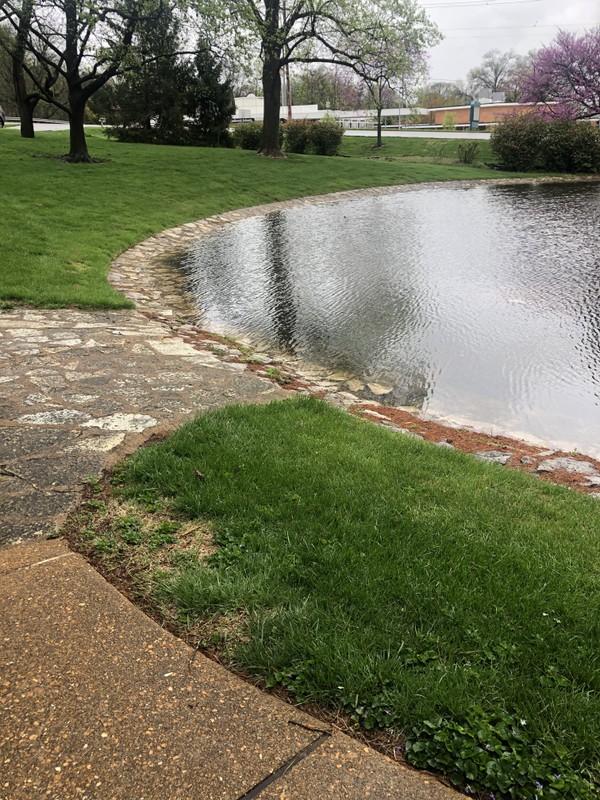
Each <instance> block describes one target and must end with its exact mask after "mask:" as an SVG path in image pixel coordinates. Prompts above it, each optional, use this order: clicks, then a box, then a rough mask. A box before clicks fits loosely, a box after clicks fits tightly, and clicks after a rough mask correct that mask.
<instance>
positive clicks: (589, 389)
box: [181, 183, 600, 456]
mask: <svg viewBox="0 0 600 800" xmlns="http://www.w3.org/2000/svg"><path fill="white" fill-rule="evenodd" d="M599 231H600V185H599V184H575V183H573V184H555V185H550V184H538V185H519V186H515V185H513V186H483V185H482V186H478V187H471V188H462V187H457V186H453V187H452V186H449V187H447V188H423V189H421V190H418V191H410V192H398V193H395V194H392V195H387V196H382V197H369V198H365V199H360V200H352V201H342V202H339V203H332V204H320V205H310V206H299V207H297V208H294V209H291V210H288V211H285V212H277V213H273V214H270V215H268V216H264V217H256V218H252V219H249V220H245V221H242V222H239V223H236V224H233V225H230V226H228V227H225V228H222V229H220V230H218V231H217V232H215V233H214V234H212V235H210V236H207V237H205V238H203V239H201V240H199V242H198V243H197V244H196V245H195V246H194V247H193V248H192V249H191V250H190V251H189V252H188V253H187V255H186V256H185V257H184V259H183V262H182V264H181V266H182V268H183V269H184V270H185V271H186V273H187V274H188V278H189V288H190V289H191V290H192V291H193V292H194V293H195V295H196V298H197V303H198V306H199V308H200V309H201V310H202V314H203V323H204V324H205V325H206V326H207V327H211V328H212V329H213V330H219V331H222V332H231V333H233V334H235V333H237V334H239V333H242V332H243V333H246V334H248V335H250V336H251V337H254V338H255V339H257V340H260V341H261V342H263V343H266V344H267V345H270V346H272V347H274V348H277V349H280V350H281V349H284V350H286V351H288V352H291V353H293V354H295V355H296V356H299V357H301V358H302V359H303V360H305V361H308V362H312V363H317V364H321V365H326V366H327V367H330V368H331V370H332V371H334V370H343V371H348V372H351V373H355V374H356V375H358V376H359V377H361V378H362V379H364V380H368V381H374V382H377V383H379V384H384V385H387V386H389V387H390V389H391V390H392V391H391V392H390V393H389V394H388V395H387V396H386V397H385V398H383V401H384V402H387V403H393V404H398V405H407V404H409V405H416V406H418V407H419V408H421V409H422V410H424V411H427V412H429V413H432V414H435V415H438V416H442V417H450V418H454V419H457V420H459V421H461V422H465V423H471V424H474V425H476V426H479V427H481V428H482V429H483V430H485V431H489V432H491V431H492V430H494V431H496V432H506V433H511V434H513V435H525V436H529V437H536V438H538V439H540V440H542V441H543V442H547V443H549V444H552V445H554V446H558V447H561V448H564V449H567V450H572V449H579V450H580V451H581V452H585V453H588V454H590V455H595V456H600V235H599ZM379 399H382V398H379Z"/></svg>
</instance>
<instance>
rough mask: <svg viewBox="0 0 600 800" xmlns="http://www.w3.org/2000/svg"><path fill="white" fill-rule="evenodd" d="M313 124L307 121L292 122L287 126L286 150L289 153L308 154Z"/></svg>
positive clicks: (297, 120)
mask: <svg viewBox="0 0 600 800" xmlns="http://www.w3.org/2000/svg"><path fill="white" fill-rule="evenodd" d="M312 126H313V123H312V122H309V121H308V120H307V119H295V120H290V121H289V122H288V123H287V125H286V126H285V149H286V150H287V152H288V153H306V151H307V149H308V147H309V145H310V130H311V128H312Z"/></svg>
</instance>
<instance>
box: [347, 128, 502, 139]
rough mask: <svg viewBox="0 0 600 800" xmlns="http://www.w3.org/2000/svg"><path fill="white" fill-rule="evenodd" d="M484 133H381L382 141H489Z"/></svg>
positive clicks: (360, 133) (353, 133)
mask: <svg viewBox="0 0 600 800" xmlns="http://www.w3.org/2000/svg"><path fill="white" fill-rule="evenodd" d="M345 135H346V136H370V137H374V136H375V131H362V130H361V131H359V130H347V131H346V133H345ZM490 135H491V134H489V133H485V132H484V131H481V132H478V133H474V132H473V131H382V136H383V137H384V139H393V138H399V139H489V138H490Z"/></svg>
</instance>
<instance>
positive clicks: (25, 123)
mask: <svg viewBox="0 0 600 800" xmlns="http://www.w3.org/2000/svg"><path fill="white" fill-rule="evenodd" d="M32 14H33V3H32V2H31V0H25V2H24V3H23V7H22V14H21V16H20V17H19V27H18V29H17V35H16V41H15V48H14V50H13V52H12V53H11V61H12V79H13V86H14V88H15V99H16V101H17V106H18V108H19V118H20V120H21V136H22V137H23V138H24V139H33V137H34V136H35V132H34V130H33V112H34V110H35V107H36V106H37V104H38V101H39V97H38V96H37V95H34V94H29V93H28V91H27V83H26V81H25V70H24V68H23V61H24V59H25V53H26V51H27V36H28V34H29V29H30V25H31V16H32Z"/></svg>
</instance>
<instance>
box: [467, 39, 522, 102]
mask: <svg viewBox="0 0 600 800" xmlns="http://www.w3.org/2000/svg"><path fill="white" fill-rule="evenodd" d="M519 66H520V60H519V56H518V55H517V53H515V51H514V50H509V51H508V52H506V53H502V52H500V50H488V52H487V53H485V54H484V56H483V60H482V62H481V64H480V65H479V66H477V67H473V69H471V70H469V73H468V75H467V83H468V86H469V93H470V94H471V95H473V96H475V95H478V94H479V93H480V92H482V91H484V90H485V91H488V92H506V94H507V96H510V98H511V99H516V98H514V97H513V95H514V89H515V76H516V75H517V74H518V70H519Z"/></svg>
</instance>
